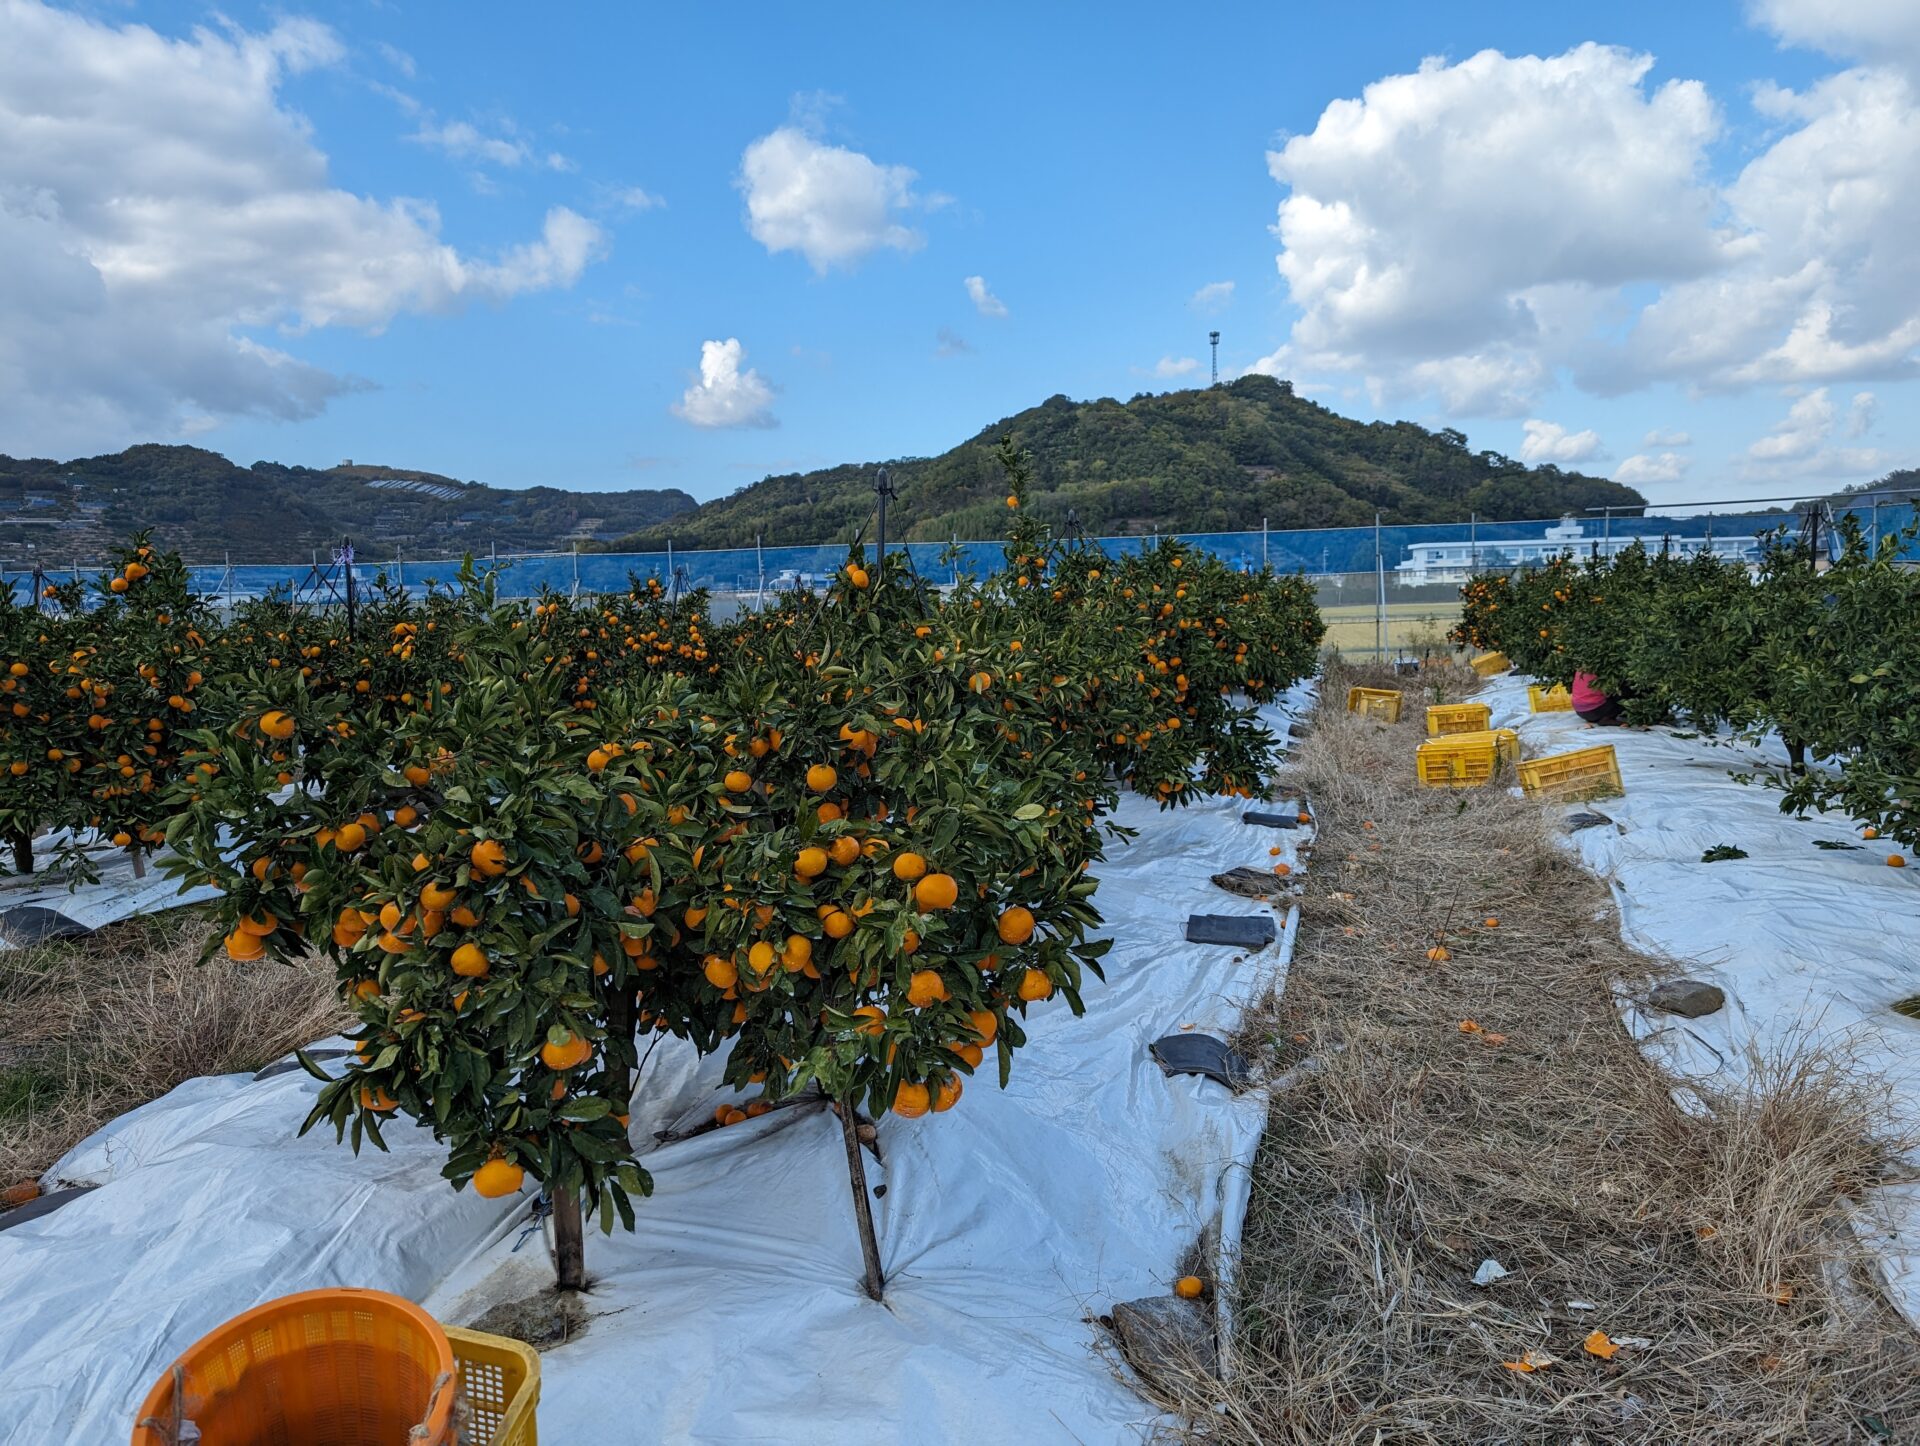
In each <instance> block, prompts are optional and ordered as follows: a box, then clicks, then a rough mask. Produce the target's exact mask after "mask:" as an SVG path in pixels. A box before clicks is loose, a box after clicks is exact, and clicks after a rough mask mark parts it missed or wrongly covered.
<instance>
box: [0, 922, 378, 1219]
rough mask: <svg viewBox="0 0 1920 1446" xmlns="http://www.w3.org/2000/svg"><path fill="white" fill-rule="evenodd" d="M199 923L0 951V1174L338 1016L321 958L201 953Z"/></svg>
mask: <svg viewBox="0 0 1920 1446" xmlns="http://www.w3.org/2000/svg"><path fill="white" fill-rule="evenodd" d="M207 933H208V930H207V925H206V923H205V922H204V920H202V919H201V918H200V917H198V915H197V914H195V913H193V912H191V911H182V912H178V913H173V914H169V915H165V916H162V917H159V918H155V919H145V920H135V921H131V922H129V923H126V924H119V925H115V926H113V927H111V928H109V929H106V930H103V931H102V932H100V933H98V934H95V935H93V936H92V937H90V938H87V939H81V940H74V941H68V942H60V943H51V944H45V945H40V946H38V947H35V948H31V949H21V950H15V951H12V952H7V953H0V1185H9V1184H12V1183H14V1182H15V1181H18V1180H22V1179H25V1178H29V1177H31V1176H34V1175H37V1174H39V1173H40V1172H41V1171H42V1170H44V1169H46V1167H47V1166H48V1165H50V1164H52V1163H53V1161H54V1160H56V1159H57V1158H59V1156H60V1155H61V1154H62V1153H64V1152H65V1151H66V1150H67V1149H68V1148H69V1147H71V1146H72V1145H74V1144H75V1143H77V1142H78V1141H79V1140H81V1139H82V1138H84V1137H85V1136H86V1135H87V1134H89V1133H91V1132H92V1131H93V1130H95V1129H97V1128H99V1127H100V1126H101V1125H102V1124H104V1123H106V1122H107V1121H108V1120H110V1119H112V1118H113V1117H114V1116H115V1115H117V1114H120V1113H122V1112H123V1111H125V1110H129V1109H132V1108H133V1107H134V1106H135V1105H139V1104H144V1103H145V1102H146V1101H148V1100H151V1099H155V1098H157V1097H159V1096H160V1095H163V1094H165V1093H166V1092H167V1091H168V1090H170V1089H172V1088H173V1087H174V1086H175V1085H177V1084H179V1083H181V1082H182V1081H183V1080H188V1079H192V1078H194V1077H195V1076H197V1075H210V1074H226V1073H230V1072H233V1071H236V1070H254V1069H259V1068H260V1067H261V1066H262V1065H265V1064H267V1063H269V1062H271V1061H273V1060H275V1059H279V1058H281V1057H282V1056H283V1055H285V1054H286V1053H287V1052H288V1051H289V1050H292V1049H294V1048H296V1047H298V1046H300V1045H304V1044H310V1043H311V1042H312V1041H314V1040H315V1039H318V1038H320V1037H322V1036H324V1035H326V1034H330V1033H332V1032H333V1031H335V1030H337V1029H339V1028H341V1027H342V1025H343V1024H344V1023H345V1022H346V1021H347V1020H348V1018H349V1016H348V1014H347V1012H346V1010H345V1009H344V1008H343V1007H342V1006H341V1004H340V1001H339V999H338V997H337V996H336V995H335V993H334V981H333V971H332V970H331V969H330V968H329V967H327V966H326V965H325V964H324V963H322V962H321V961H319V960H317V959H315V960H311V961H308V962H304V963H301V964H298V965H292V966H283V965H276V964H266V963H259V964H235V963H233V962H232V961H230V960H228V959H227V957H226V955H225V953H224V951H223V952H221V953H218V954H216V955H215V956H214V957H213V958H212V959H210V960H209V961H208V962H207V963H205V964H201V963H199V962H198V960H199V956H200V950H201V948H202V946H203V945H204V944H205V942H206V938H207Z"/></svg>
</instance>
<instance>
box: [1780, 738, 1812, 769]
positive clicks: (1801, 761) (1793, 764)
mask: <svg viewBox="0 0 1920 1446" xmlns="http://www.w3.org/2000/svg"><path fill="white" fill-rule="evenodd" d="M1781 741H1782V742H1784V743H1785V744H1786V745H1787V766H1788V768H1790V769H1791V770H1792V771H1793V772H1795V773H1805V772H1806V771H1807V745H1806V744H1804V743H1796V742H1795V741H1794V740H1793V739H1791V738H1786V739H1782V740H1781Z"/></svg>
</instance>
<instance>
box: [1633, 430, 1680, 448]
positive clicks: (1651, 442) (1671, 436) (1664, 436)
mask: <svg viewBox="0 0 1920 1446" xmlns="http://www.w3.org/2000/svg"><path fill="white" fill-rule="evenodd" d="M1640 445H1641V446H1643V447H1691V446H1692V445H1693V437H1692V435H1691V434H1690V433H1687V432H1683V431H1681V430H1680V429H1679V428H1678V427H1655V428H1654V429H1653V430H1652V431H1651V432H1649V433H1647V435H1646V436H1644V437H1642V438H1641V439H1640Z"/></svg>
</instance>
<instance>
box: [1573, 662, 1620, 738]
mask: <svg viewBox="0 0 1920 1446" xmlns="http://www.w3.org/2000/svg"><path fill="white" fill-rule="evenodd" d="M1569 691H1570V692H1571V694H1572V697H1573V711H1574V713H1575V714H1576V715H1578V716H1579V717H1580V718H1581V719H1582V720H1583V721H1585V722H1587V723H1590V724H1592V725H1593V726H1595V727H1596V728H1617V727H1619V726H1620V711H1621V710H1620V700H1619V699H1618V698H1609V697H1608V696H1607V695H1606V694H1605V693H1602V692H1601V691H1600V680H1599V679H1598V678H1596V677H1594V676H1593V674H1591V673H1575V674H1574V675H1573V687H1572V689H1571V690H1569Z"/></svg>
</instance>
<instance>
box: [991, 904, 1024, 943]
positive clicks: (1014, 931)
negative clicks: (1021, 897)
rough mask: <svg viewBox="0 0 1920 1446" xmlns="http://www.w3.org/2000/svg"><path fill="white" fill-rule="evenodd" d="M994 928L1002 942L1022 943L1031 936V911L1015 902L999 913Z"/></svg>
mask: <svg viewBox="0 0 1920 1446" xmlns="http://www.w3.org/2000/svg"><path fill="white" fill-rule="evenodd" d="M995 928H996V930H997V931H998V933H999V935H1000V942H1001V943H1002V944H1014V945H1019V944H1024V943H1026V942H1027V940H1029V939H1031V938H1032V937H1033V911H1032V910H1031V909H1026V908H1022V907H1021V906H1020V905H1019V904H1015V905H1014V906H1013V907H1012V908H1010V909H1007V910H1005V911H1004V912H1003V913H1002V914H1001V915H1000V920H999V922H998V924H997V925H995Z"/></svg>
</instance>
